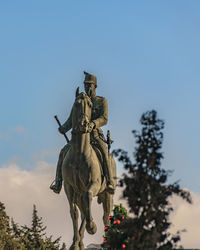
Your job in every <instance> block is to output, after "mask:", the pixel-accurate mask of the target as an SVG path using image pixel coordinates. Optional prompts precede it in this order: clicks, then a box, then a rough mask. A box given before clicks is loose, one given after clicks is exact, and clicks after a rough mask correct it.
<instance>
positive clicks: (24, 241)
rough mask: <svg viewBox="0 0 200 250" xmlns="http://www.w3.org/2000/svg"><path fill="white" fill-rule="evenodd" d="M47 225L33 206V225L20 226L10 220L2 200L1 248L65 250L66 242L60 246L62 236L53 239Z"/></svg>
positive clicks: (7, 249) (5, 249) (0, 205)
mask: <svg viewBox="0 0 200 250" xmlns="http://www.w3.org/2000/svg"><path fill="white" fill-rule="evenodd" d="M45 230H46V227H45V226H43V222H42V218H41V217H39V216H38V213H37V209H36V206H35V205H34V206H33V215H32V223H31V227H28V226H19V225H18V224H16V223H15V222H14V221H13V219H12V220H11V225H10V220H9V217H8V216H7V214H6V212H5V206H4V204H3V203H1V202H0V249H1V250H11V249H12V250H18V249H19V250H32V249H35V250H47V249H49V250H64V249H66V246H65V244H63V245H62V247H60V245H59V243H60V238H57V239H56V240H52V236H50V237H48V236H46V232H45Z"/></svg>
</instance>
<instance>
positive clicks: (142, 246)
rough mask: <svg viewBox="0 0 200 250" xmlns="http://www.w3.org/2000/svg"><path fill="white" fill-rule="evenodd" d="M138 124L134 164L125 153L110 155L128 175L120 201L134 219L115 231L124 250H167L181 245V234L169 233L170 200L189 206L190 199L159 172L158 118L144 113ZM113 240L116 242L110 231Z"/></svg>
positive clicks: (160, 139) (166, 173)
mask: <svg viewBox="0 0 200 250" xmlns="http://www.w3.org/2000/svg"><path fill="white" fill-rule="evenodd" d="M140 122H141V125H142V130H141V133H139V132H137V131H133V134H134V136H135V138H136V148H135V153H134V158H135V163H132V161H131V159H130V158H129V156H128V153H127V152H126V151H124V150H122V149H119V150H114V151H113V154H114V155H115V156H116V157H118V160H119V161H120V162H122V163H123V165H124V167H125V169H126V170H127V171H128V173H125V174H124V175H123V178H122V179H121V180H120V184H121V186H124V191H123V197H124V198H126V199H127V200H128V204H129V207H130V212H131V213H133V218H128V219H127V220H125V221H123V223H121V224H119V225H117V227H118V230H122V231H123V235H124V237H125V239H124V240H126V242H127V245H126V247H125V249H130V250H147V249H148V250H155V249H158V250H167V249H169V250H170V249H173V248H174V247H176V244H177V243H178V241H180V232H177V234H176V235H171V234H170V233H169V232H168V229H169V227H170V225H171V223H170V222H169V215H170V213H171V212H172V211H173V208H172V205H171V204H170V202H169V198H170V197H172V196H173V195H174V194H175V195H177V196H180V197H181V198H183V199H184V200H186V201H187V202H189V203H191V202H192V201H191V196H190V193H189V192H187V191H185V190H183V189H181V188H180V186H179V184H178V182H175V183H173V184H168V177H169V175H170V174H171V171H166V170H164V169H162V168H161V159H162V158H163V154H162V152H161V147H162V142H163V132H162V129H163V128H164V122H163V121H162V120H159V119H158V118H157V113H156V111H154V110H153V111H150V112H146V113H144V114H143V115H142V117H141V120H140ZM112 237H113V239H114V238H115V237H114V236H113V231H112ZM110 243H111V244H110V247H109V248H107V249H117V250H119V249H122V242H119V245H118V246H115V247H113V246H114V241H113V242H110ZM123 248H124V247H123Z"/></svg>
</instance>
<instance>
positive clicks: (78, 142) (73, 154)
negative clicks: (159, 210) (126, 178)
mask: <svg viewBox="0 0 200 250" xmlns="http://www.w3.org/2000/svg"><path fill="white" fill-rule="evenodd" d="M84 74H85V80H84V88H85V93H83V92H82V93H79V89H77V91H76V98H75V102H74V104H73V107H72V110H71V113H70V116H69V118H68V119H67V121H66V122H65V123H64V124H63V125H61V126H60V127H59V132H60V133H61V134H65V133H66V132H67V131H69V130H70V129H72V139H71V141H69V142H68V144H67V145H65V146H64V148H63V149H62V150H61V152H60V155H59V159H58V164H57V170H56V178H55V181H54V183H53V184H52V185H51V186H50V188H51V189H52V190H53V191H54V192H55V193H60V190H61V188H62V181H64V190H65V193H66V195H67V198H68V201H69V205H70V213H71V217H72V221H73V229H74V238H73V243H72V245H71V247H70V250H79V249H80V250H83V249H84V245H83V237H84V231H85V228H86V230H87V232H88V233H90V234H94V233H96V230H97V228H96V224H95V223H94V221H93V217H92V211H91V203H92V198H93V197H94V196H97V197H98V203H102V205H103V210H104V215H103V222H104V225H108V224H109V219H108V217H109V215H110V213H111V211H112V208H113V195H114V191H115V188H116V164H115V161H114V159H113V157H112V155H111V154H110V153H109V149H110V145H111V143H112V141H111V139H110V134H109V132H108V134H107V140H106V139H105V137H104V135H103V132H102V129H101V127H102V126H104V125H106V124H107V121H108V104H107V100H106V98H104V97H100V96H97V95H96V87H97V78H96V76H94V75H91V74H89V73H87V72H84ZM78 208H79V210H80V212H81V220H82V222H81V225H80V228H78Z"/></svg>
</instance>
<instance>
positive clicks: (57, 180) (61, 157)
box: [50, 144, 70, 194]
mask: <svg viewBox="0 0 200 250" xmlns="http://www.w3.org/2000/svg"><path fill="white" fill-rule="evenodd" d="M69 148H70V145H69V144H67V145H65V146H64V148H62V149H61V151H60V154H59V158H58V163H57V168H56V178H55V181H54V182H53V183H52V184H51V186H50V189H52V190H53V191H54V192H55V193H57V194H59V193H60V191H61V188H62V163H63V160H64V158H65V155H66V153H67V152H68V150H69Z"/></svg>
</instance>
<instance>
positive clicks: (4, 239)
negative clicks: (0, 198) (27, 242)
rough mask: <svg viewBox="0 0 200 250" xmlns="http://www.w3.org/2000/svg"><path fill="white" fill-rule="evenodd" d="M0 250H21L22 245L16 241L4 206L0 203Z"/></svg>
mask: <svg viewBox="0 0 200 250" xmlns="http://www.w3.org/2000/svg"><path fill="white" fill-rule="evenodd" d="M0 249H2V250H9V249H19V250H23V249H24V248H23V245H22V244H21V243H20V242H19V241H18V240H16V238H15V237H14V235H13V232H12V229H11V227H10V223H9V217H8V215H7V214H6V211H5V206H4V204H3V203H1V202H0Z"/></svg>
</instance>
